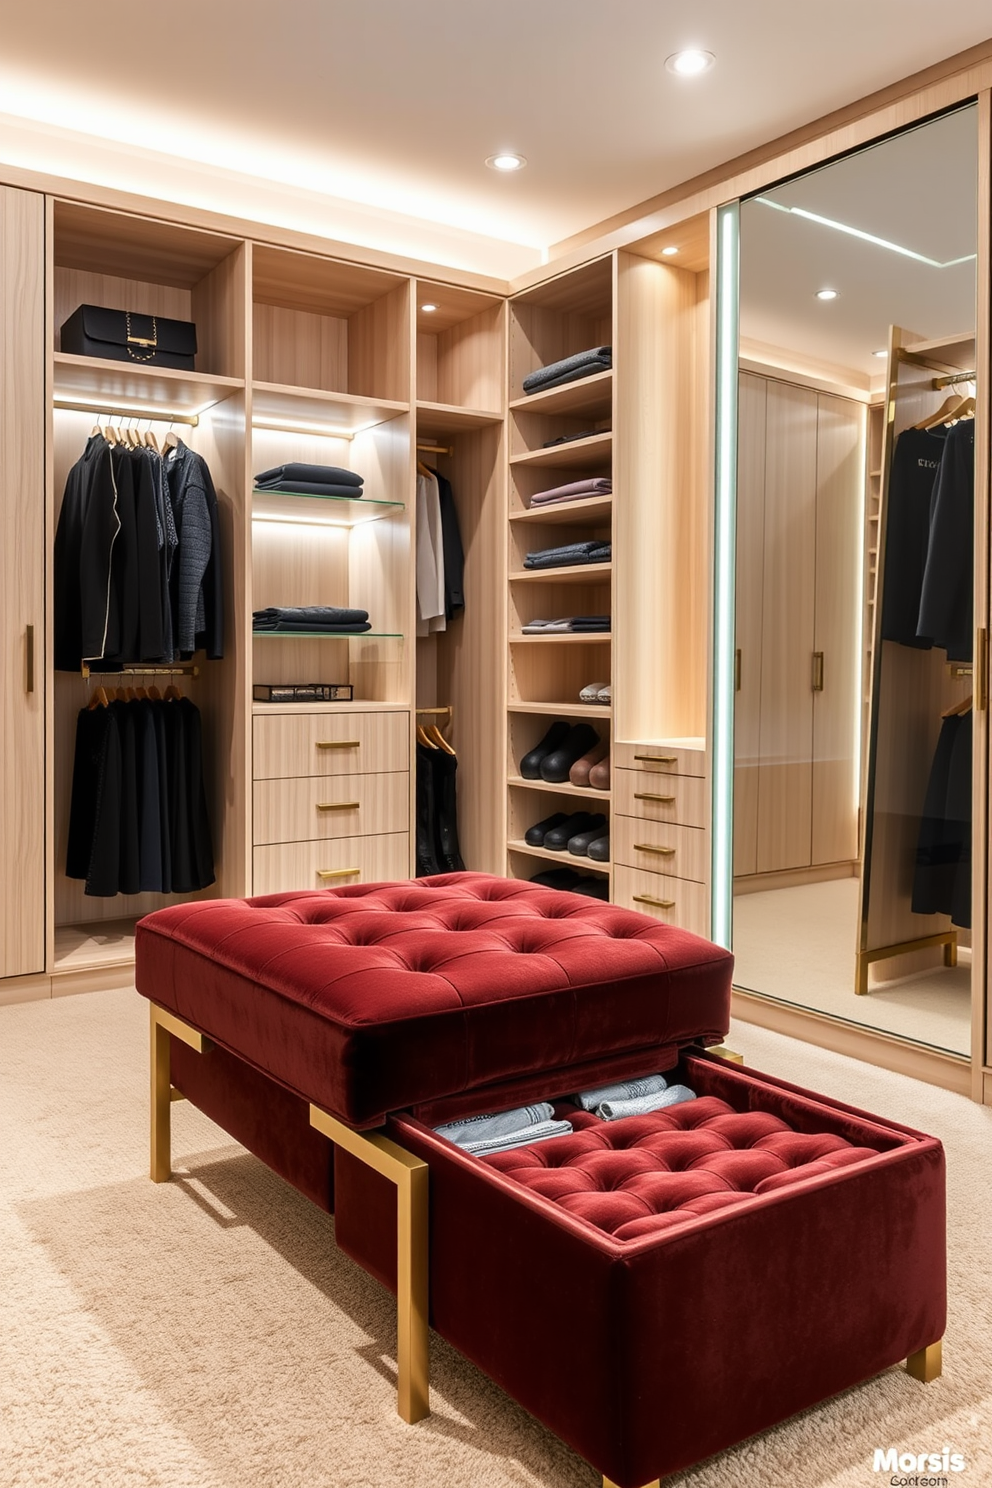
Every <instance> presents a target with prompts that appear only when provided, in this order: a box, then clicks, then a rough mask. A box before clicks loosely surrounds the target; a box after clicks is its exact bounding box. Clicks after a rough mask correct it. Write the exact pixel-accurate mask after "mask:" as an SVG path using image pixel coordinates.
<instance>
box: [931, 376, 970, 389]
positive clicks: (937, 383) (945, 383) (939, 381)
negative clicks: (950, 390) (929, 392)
mask: <svg viewBox="0 0 992 1488" xmlns="http://www.w3.org/2000/svg"><path fill="white" fill-rule="evenodd" d="M974 381H975V373H974V372H952V373H950V374H949V375H948V376H947V377H935V378H934V380H933V386H934V389H935V390H936V391H937V392H939V391H940V389H941V388H946V387H953V386H954V384H955V383H957V382H974Z"/></svg>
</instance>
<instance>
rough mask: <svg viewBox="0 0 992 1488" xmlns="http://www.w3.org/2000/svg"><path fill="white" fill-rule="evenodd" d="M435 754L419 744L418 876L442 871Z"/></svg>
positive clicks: (426, 875)
mask: <svg viewBox="0 0 992 1488" xmlns="http://www.w3.org/2000/svg"><path fill="white" fill-rule="evenodd" d="M434 754H435V751H434V750H433V749H427V748H426V747H425V746H424V745H423V744H418V745H417V877H418V878H427V877H428V876H429V875H430V874H432V873H440V872H441V869H440V867H439V866H438V861H437V857H436V855H435V850H434V823H435V821H436V819H437V808H436V805H435V800H434Z"/></svg>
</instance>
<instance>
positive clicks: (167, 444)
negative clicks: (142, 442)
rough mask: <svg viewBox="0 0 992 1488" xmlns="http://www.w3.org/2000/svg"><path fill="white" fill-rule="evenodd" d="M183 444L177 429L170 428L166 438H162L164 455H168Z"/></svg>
mask: <svg viewBox="0 0 992 1488" xmlns="http://www.w3.org/2000/svg"><path fill="white" fill-rule="evenodd" d="M181 444H182V440H181V439H180V438H179V435H178V434H177V433H176V431H175V429H170V430H169V431H168V433H167V434H166V436H165V438H164V439H163V440H162V453H163V455H167V454H168V453H169V451H170V450H174V449H178V448H179V446H180V445H181Z"/></svg>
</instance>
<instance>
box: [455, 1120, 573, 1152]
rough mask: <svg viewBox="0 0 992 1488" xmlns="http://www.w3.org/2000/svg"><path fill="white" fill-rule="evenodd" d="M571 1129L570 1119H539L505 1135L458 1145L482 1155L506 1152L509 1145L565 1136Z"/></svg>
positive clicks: (527, 1145) (467, 1150)
mask: <svg viewBox="0 0 992 1488" xmlns="http://www.w3.org/2000/svg"><path fill="white" fill-rule="evenodd" d="M571 1131H572V1123H571V1122H570V1121H539V1122H536V1123H535V1125H534V1126H525V1127H522V1128H521V1130H520V1131H517V1132H509V1133H508V1134H507V1135H506V1136H505V1137H490V1139H489V1141H488V1142H459V1143H458V1145H459V1146H460V1147H461V1148H462V1150H463V1151H465V1152H473V1153H475V1155H476V1156H477V1157H484V1156H485V1155H486V1153H488V1152H508V1151H509V1150H510V1148H511V1147H529V1146H530V1144H531V1143H532V1142H546V1141H548V1139H549V1138H550V1137H567V1136H569V1135H570V1133H571Z"/></svg>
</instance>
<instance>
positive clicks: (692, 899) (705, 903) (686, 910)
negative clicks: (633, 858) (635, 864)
mask: <svg viewBox="0 0 992 1488" xmlns="http://www.w3.org/2000/svg"><path fill="white" fill-rule="evenodd" d="M709 898H710V895H709V889H708V888H707V886H706V885H705V884H701V883H693V882H691V881H689V880H686V879H684V878H667V877H665V876H664V875H662V874H660V873H649V872H647V871H646V870H644V869H640V868H628V867H626V866H625V865H624V864H622V863H621V864H618V865H617V867H616V870H615V874H614V884H613V900H614V903H615V904H621V905H623V907H624V909H636V910H638V911H639V912H640V913H641V914H649V915H653V916H654V918H655V919H656V920H664V921H665V924H666V925H676V926H677V927H678V928H679V929H680V930H691V931H692V932H693V934H694V935H704V934H705V933H706V932H705V929H704V928H702V927H704V926H705V925H706V924H707V923H708V921H709V912H710V904H709Z"/></svg>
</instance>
